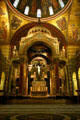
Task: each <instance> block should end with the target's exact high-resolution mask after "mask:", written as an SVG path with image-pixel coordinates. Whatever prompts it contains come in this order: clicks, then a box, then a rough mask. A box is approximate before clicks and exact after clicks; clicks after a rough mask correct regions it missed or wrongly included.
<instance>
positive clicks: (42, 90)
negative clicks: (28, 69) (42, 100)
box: [30, 81, 48, 96]
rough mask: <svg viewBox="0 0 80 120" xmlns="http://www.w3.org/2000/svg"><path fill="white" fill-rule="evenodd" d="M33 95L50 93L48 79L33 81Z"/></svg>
mask: <svg viewBox="0 0 80 120" xmlns="http://www.w3.org/2000/svg"><path fill="white" fill-rule="evenodd" d="M30 91H31V93H30V94H31V96H45V95H47V94H48V87H47V86H46V81H33V82H32V86H31V87H30Z"/></svg>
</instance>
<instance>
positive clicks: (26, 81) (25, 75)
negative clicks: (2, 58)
mask: <svg viewBox="0 0 80 120" xmlns="http://www.w3.org/2000/svg"><path fill="white" fill-rule="evenodd" d="M27 77H28V73H27V69H26V64H24V65H23V88H22V89H23V95H25V96H26V95H28V78H27Z"/></svg>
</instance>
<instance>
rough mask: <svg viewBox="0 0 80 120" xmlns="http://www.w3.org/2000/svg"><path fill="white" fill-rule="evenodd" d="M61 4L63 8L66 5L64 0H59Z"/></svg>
mask: <svg viewBox="0 0 80 120" xmlns="http://www.w3.org/2000/svg"><path fill="white" fill-rule="evenodd" d="M59 4H60V6H61V8H63V7H64V2H63V0H59Z"/></svg>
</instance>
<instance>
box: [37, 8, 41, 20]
mask: <svg viewBox="0 0 80 120" xmlns="http://www.w3.org/2000/svg"><path fill="white" fill-rule="evenodd" d="M37 17H38V18H40V17H41V9H37Z"/></svg>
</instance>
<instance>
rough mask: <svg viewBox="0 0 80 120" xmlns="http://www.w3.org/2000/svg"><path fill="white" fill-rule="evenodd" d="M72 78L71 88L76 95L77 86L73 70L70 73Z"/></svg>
mask: <svg viewBox="0 0 80 120" xmlns="http://www.w3.org/2000/svg"><path fill="white" fill-rule="evenodd" d="M72 80H73V90H74V95H75V96H76V95H77V91H76V90H78V86H77V78H76V72H73V74H72Z"/></svg>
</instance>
